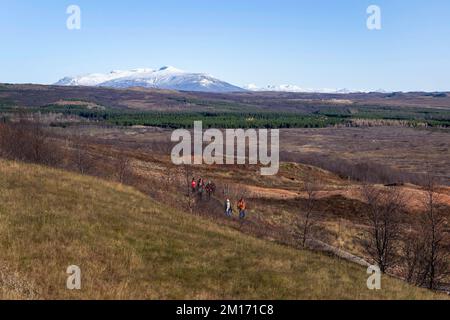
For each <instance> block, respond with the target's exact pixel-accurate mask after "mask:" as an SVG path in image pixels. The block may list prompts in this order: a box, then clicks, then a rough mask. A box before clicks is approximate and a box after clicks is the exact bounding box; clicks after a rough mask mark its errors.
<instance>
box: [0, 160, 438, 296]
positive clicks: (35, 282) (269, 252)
mask: <svg viewBox="0 0 450 320" xmlns="http://www.w3.org/2000/svg"><path fill="white" fill-rule="evenodd" d="M0 173H1V175H0V176H1V179H0V250H1V252H2V254H1V258H0V263H1V264H2V265H4V266H5V268H6V269H4V270H8V274H9V277H10V278H11V275H14V276H13V277H12V278H11V279H16V280H17V281H18V282H17V283H18V287H21V286H22V287H24V288H28V289H26V290H18V291H17V290H14V288H11V286H8V285H5V283H4V282H2V283H1V288H2V290H1V291H0V296H1V297H2V298H4V299H16V298H19V299H24V298H31V299H33V298H40V299H131V298H137V299H179V298H181V299H185V298H193V299H205V298H206V299H268V298H272V299H288V298H291V299H439V298H445V296H442V295H438V294H434V293H431V292H429V291H426V290H422V289H418V288H415V287H411V286H408V285H407V284H405V283H403V282H401V281H397V280H394V279H391V278H389V277H385V278H384V279H383V289H382V290H380V291H378V292H374V291H369V290H368V289H367V288H366V279H367V275H366V274H365V270H363V269H362V268H360V267H358V266H356V265H354V264H351V263H348V262H345V261H341V260H338V259H333V258H330V257H328V256H325V255H321V254H315V253H311V252H307V251H297V250H294V249H290V248H287V247H284V246H279V245H276V244H274V243H271V242H267V241H263V240H259V239H255V238H252V237H249V236H245V235H243V234H241V233H239V232H237V231H233V230H231V229H229V228H227V227H221V226H218V225H216V224H214V223H212V222H208V221H205V220H202V219H200V218H197V217H192V216H190V215H187V214H184V213H180V212H177V211H175V210H173V209H169V208H168V207H166V206H165V205H163V204H160V203H155V202H154V201H152V200H150V199H149V198H148V197H146V196H145V195H143V194H141V193H140V192H138V191H136V190H135V189H133V188H131V187H125V186H123V185H119V184H116V183H112V182H106V181H103V180H100V179H96V178H91V177H85V176H80V175H76V174H71V173H67V172H64V171H59V170H54V169H48V168H45V167H40V166H35V165H24V164H19V163H15V162H6V161H0ZM72 264H75V265H78V266H80V267H81V270H82V290H81V291H69V290H67V289H66V287H65V283H66V277H67V275H66V273H65V271H66V269H67V267H68V266H69V265H72ZM2 270H3V269H2ZM19 283H26V284H27V285H26V286H23V285H19ZM30 288H31V290H30Z"/></svg>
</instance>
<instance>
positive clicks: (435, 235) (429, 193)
mask: <svg viewBox="0 0 450 320" xmlns="http://www.w3.org/2000/svg"><path fill="white" fill-rule="evenodd" d="M436 189H437V185H436V182H435V179H434V178H433V177H431V176H430V177H429V179H428V183H427V186H426V197H425V199H424V200H423V201H424V204H425V208H426V209H425V213H424V214H423V216H422V219H421V228H420V233H421V234H420V238H419V239H421V241H423V261H422V268H421V270H420V272H419V275H418V277H419V279H418V283H419V284H420V285H423V286H426V287H427V288H429V289H436V288H437V287H438V286H439V284H440V283H441V281H443V280H444V279H445V278H446V277H447V276H448V275H449V274H450V265H449V253H448V251H447V250H446V248H445V242H444V240H445V239H446V237H448V236H449V235H448V234H447V232H446V230H445V227H446V224H447V221H446V217H445V215H444V212H443V211H442V210H439V207H438V201H437V200H438V199H437V197H438V196H437V193H436V191H437V190H436ZM447 239H448V238H447Z"/></svg>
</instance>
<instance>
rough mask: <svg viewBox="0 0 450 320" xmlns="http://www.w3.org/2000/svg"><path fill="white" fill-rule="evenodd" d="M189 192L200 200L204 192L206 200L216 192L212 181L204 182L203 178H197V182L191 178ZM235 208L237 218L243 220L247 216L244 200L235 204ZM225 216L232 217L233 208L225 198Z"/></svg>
mask: <svg viewBox="0 0 450 320" xmlns="http://www.w3.org/2000/svg"><path fill="white" fill-rule="evenodd" d="M191 191H192V193H193V194H197V195H198V197H199V198H200V199H202V198H203V194H204V193H205V192H206V194H207V195H208V198H209V199H210V198H211V196H212V195H213V194H214V192H215V191H216V185H215V184H214V183H213V182H212V181H208V182H205V180H204V179H203V178H201V177H200V178H199V179H198V180H197V179H195V178H192V181H191ZM237 208H238V210H239V218H240V219H244V218H245V217H246V215H247V213H246V210H247V204H246V202H245V200H244V198H241V199H240V200H239V201H238V202H237ZM225 215H226V216H227V217H232V216H233V206H232V204H231V201H230V199H228V198H227V200H226V201H225Z"/></svg>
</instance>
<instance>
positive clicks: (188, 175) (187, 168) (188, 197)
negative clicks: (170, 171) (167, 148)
mask: <svg viewBox="0 0 450 320" xmlns="http://www.w3.org/2000/svg"><path fill="white" fill-rule="evenodd" d="M183 170H184V178H185V183H186V191H187V193H186V200H187V207H188V210H189V212H190V213H192V211H193V193H192V190H191V188H192V187H191V182H192V180H191V179H192V177H193V173H192V168H191V166H189V165H184V167H183Z"/></svg>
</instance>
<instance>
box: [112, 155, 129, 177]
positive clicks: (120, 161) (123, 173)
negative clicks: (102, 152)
mask: <svg viewBox="0 0 450 320" xmlns="http://www.w3.org/2000/svg"><path fill="white" fill-rule="evenodd" d="M114 168H115V172H116V175H117V181H119V182H120V183H125V182H127V181H128V179H129V177H130V173H131V172H130V171H131V160H130V158H129V157H127V156H126V155H124V154H122V153H121V154H119V155H117V156H116V158H115V163H114Z"/></svg>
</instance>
